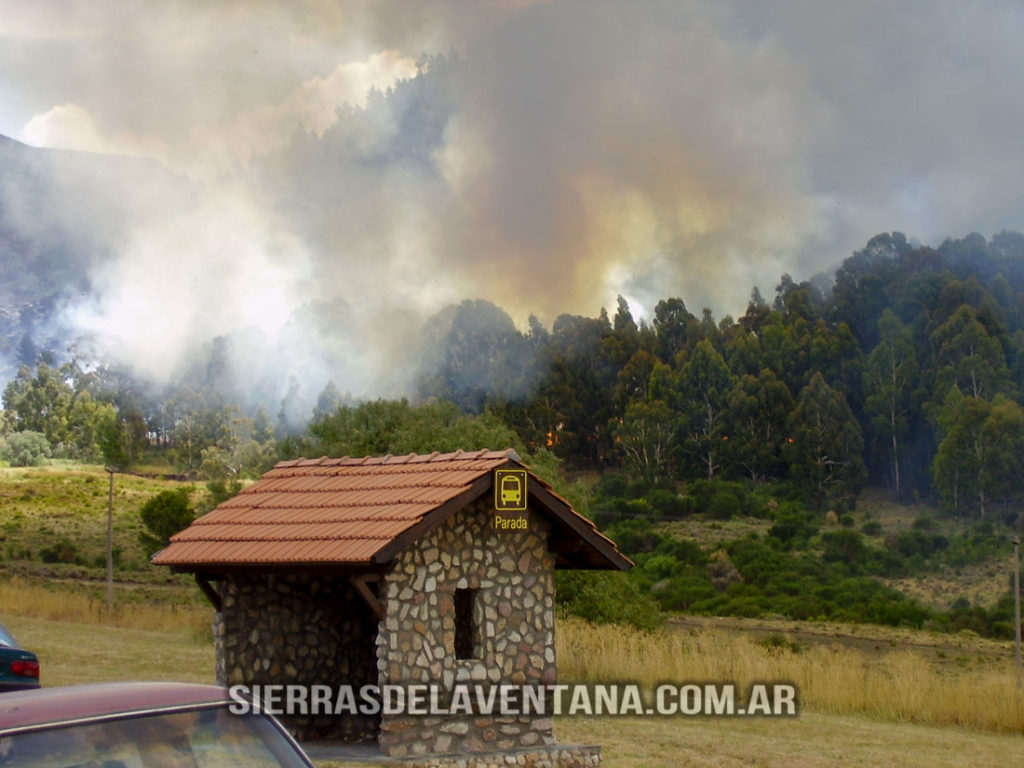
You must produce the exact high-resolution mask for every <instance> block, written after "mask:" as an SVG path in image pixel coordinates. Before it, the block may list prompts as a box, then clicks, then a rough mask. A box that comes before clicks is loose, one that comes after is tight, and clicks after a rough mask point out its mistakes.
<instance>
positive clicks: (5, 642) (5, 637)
mask: <svg viewBox="0 0 1024 768" xmlns="http://www.w3.org/2000/svg"><path fill="white" fill-rule="evenodd" d="M0 647H4V648H17V647H18V644H17V643H16V642H14V638H13V637H11V633H10V632H8V631H7V628H6V627H4V625H3V624H0Z"/></svg>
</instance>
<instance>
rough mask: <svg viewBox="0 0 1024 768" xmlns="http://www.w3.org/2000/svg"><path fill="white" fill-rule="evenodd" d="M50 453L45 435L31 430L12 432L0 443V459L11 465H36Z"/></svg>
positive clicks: (48, 456)
mask: <svg viewBox="0 0 1024 768" xmlns="http://www.w3.org/2000/svg"><path fill="white" fill-rule="evenodd" d="M52 453H53V449H52V448H51V446H50V442H49V441H48V440H47V439H46V435H44V434H43V433H42V432H33V431H32V430H25V431H24V432H12V433H11V434H10V435H8V436H7V439H6V440H4V441H3V442H2V443H0V459H3V460H4V461H6V462H8V463H9V464H10V465H11V466H12V467H37V466H39V465H40V464H42V463H43V462H45V461H46V460H47V459H48V458H50V456H51V454H52Z"/></svg>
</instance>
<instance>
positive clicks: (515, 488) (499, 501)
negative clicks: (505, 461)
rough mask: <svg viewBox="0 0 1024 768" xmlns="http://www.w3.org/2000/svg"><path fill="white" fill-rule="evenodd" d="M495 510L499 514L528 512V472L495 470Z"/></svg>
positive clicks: (522, 470) (523, 470)
mask: <svg viewBox="0 0 1024 768" xmlns="http://www.w3.org/2000/svg"><path fill="white" fill-rule="evenodd" d="M494 509H495V511H497V512H525V511H526V470H525V469H496V470H494Z"/></svg>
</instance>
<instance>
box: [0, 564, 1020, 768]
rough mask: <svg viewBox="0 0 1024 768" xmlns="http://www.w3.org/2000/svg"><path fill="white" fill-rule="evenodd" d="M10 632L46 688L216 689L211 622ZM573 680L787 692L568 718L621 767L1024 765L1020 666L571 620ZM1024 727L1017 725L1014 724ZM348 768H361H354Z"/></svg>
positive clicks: (56, 611)
mask: <svg viewBox="0 0 1024 768" xmlns="http://www.w3.org/2000/svg"><path fill="white" fill-rule="evenodd" d="M0 605H2V606H3V609H4V611H3V614H2V615H0V619H2V620H3V622H4V623H6V624H7V625H8V626H9V627H10V629H11V630H12V631H13V632H14V633H15V635H16V636H17V637H18V638H19V639H20V640H21V641H22V642H23V643H24V644H25V645H26V646H27V647H29V648H32V649H33V650H35V651H36V652H37V653H38V654H39V656H40V659H41V662H42V669H43V683H44V685H62V684H74V683H87V682H99V681H105V680H131V679H136V680H137V679H147V680H184V681H192V682H203V683H209V682H212V680H213V674H214V673H213V670H214V659H213V649H212V645H211V643H210V641H209V632H208V628H207V624H208V621H209V618H210V614H209V610H208V609H198V608H193V607H187V606H186V607H183V608H172V607H170V606H139V605H135V606H130V605H129V606H126V607H124V608H121V609H119V610H118V612H116V613H115V615H114V617H112V618H108V617H107V616H106V614H105V609H104V607H103V605H102V603H101V602H100V601H96V600H92V599H91V598H88V597H85V596H83V595H81V594H75V593H70V594H69V595H67V596H65V597H64V598H61V597H60V592H59V591H56V592H55V591H53V590H46V589H44V588H43V587H40V586H32V585H29V584H26V583H20V582H16V583H13V584H11V583H9V582H8V583H5V584H2V585H0ZM558 645H559V660H560V669H561V676H562V679H563V681H568V680H587V681H607V680H619V681H621V680H635V681H638V682H644V683H653V682H664V681H684V680H701V679H706V680H718V681H725V680H729V681H734V682H737V683H740V684H741V685H742V684H743V683H744V682H745V681H748V680H753V679H757V680H761V681H765V680H789V681H792V682H795V683H796V684H797V685H798V687H799V688H800V695H801V699H802V708H801V712H800V715H799V716H798V717H796V718H759V717H736V718H723V717H718V718H710V717H690V718H687V717H646V718H635V717H630V718H611V717H605V718H587V717H570V716H563V717H560V718H558V719H557V721H556V726H555V727H556V733H557V735H558V738H559V740H560V741H562V742H564V743H588V744H600V745H601V746H602V748H603V753H604V763H603V764H604V765H606V766H609V768H641V767H647V766H650V767H651V768H655V767H657V768H661V767H662V766H664V767H665V768H669V767H670V766H707V767H708V768H711V767H714V768H723V767H729V768H731V767H732V766H763V767H764V768H792V767H793V766H796V767H797V768H831V767H833V766H864V767H869V766H870V767H872V768H873V767H875V766H878V767H881V766H886V767H888V766H894V765H898V766H907V767H908V768H915V767H917V766H920V767H921V768H942V767H944V766H949V767H950V768H952V766H965V765H979V766H980V765H985V766H988V765H1020V764H1021V762H1022V761H1024V720H1022V719H1021V713H1020V711H1019V710H1017V711H1016V713H1015V712H1014V707H1013V697H1012V692H1010V693H1004V692H1003V690H1004V689H1006V691H1011V688H1010V687H1009V686H1008V683H1009V685H1010V686H1012V683H1010V681H1011V679H1012V678H1011V674H1010V672H1009V667H1008V666H1007V667H1006V668H1005V671H1003V672H1002V673H996V672H993V673H992V674H990V675H979V674H976V673H970V674H962V675H958V674H956V670H953V669H950V668H949V667H948V665H943V664H938V663H936V662H935V661H934V660H929V659H926V658H925V657H923V656H920V655H916V654H914V653H913V652H912V651H906V650H904V651H893V652H888V653H886V654H882V655H878V654H874V655H873V654H870V653H867V652H864V651H861V650H858V649H856V648H849V647H845V646H841V645H840V646H836V647H835V648H828V647H821V648H820V649H815V648H813V647H809V648H806V649H804V650H802V651H799V652H794V651H793V650H792V647H790V646H785V645H781V644H778V645H777V644H774V643H768V644H763V643H761V642H759V641H758V640H757V636H756V635H755V634H750V633H747V634H743V633H728V632H723V631H720V630H715V629H707V630H705V629H697V630H696V631H694V630H693V629H692V628H687V629H684V630H675V631H666V632H658V633H653V634H644V633H638V632H636V631H634V630H627V629H623V628H619V627H593V626H590V625H587V624H585V623H583V622H579V621H575V620H571V619H570V620H562V621H560V623H559V629H558ZM1014 718H1016V720H1014ZM348 766H349V768H356V766H353V764H348Z"/></svg>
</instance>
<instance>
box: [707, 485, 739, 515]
mask: <svg viewBox="0 0 1024 768" xmlns="http://www.w3.org/2000/svg"><path fill="white" fill-rule="evenodd" d="M742 509H743V508H742V505H741V504H740V500H739V499H738V498H737V497H736V495H735V494H734V493H731V492H730V491H719V492H718V493H716V494H715V495H714V496H712V497H711V502H710V503H709V504H708V515H709V516H710V517H711V518H712V519H713V520H729V519H730V518H732V517H736V516H738V515H739V514H740V513H741V512H742Z"/></svg>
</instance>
